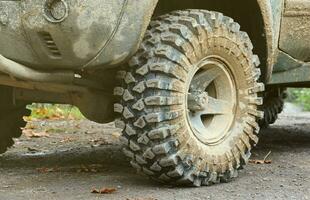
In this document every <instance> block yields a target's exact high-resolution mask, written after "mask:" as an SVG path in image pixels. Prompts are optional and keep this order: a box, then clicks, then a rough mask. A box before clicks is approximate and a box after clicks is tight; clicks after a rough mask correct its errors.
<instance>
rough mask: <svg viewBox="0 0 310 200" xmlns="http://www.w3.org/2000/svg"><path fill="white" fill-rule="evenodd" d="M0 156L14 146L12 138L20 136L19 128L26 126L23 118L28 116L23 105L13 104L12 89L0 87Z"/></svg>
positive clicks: (28, 112)
mask: <svg viewBox="0 0 310 200" xmlns="http://www.w3.org/2000/svg"><path fill="white" fill-rule="evenodd" d="M0 93H1V98H0V154H2V153H5V152H6V151H7V149H8V148H9V147H11V146H13V145H14V140H13V138H18V137H20V136H21V134H22V130H21V128H22V127H24V126H25V125H26V122H25V121H24V119H23V116H28V115H30V111H29V110H28V109H26V106H25V104H18V105H15V104H14V102H13V94H12V88H9V87H4V86H1V87H0Z"/></svg>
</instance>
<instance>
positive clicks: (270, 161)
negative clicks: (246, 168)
mask: <svg viewBox="0 0 310 200" xmlns="http://www.w3.org/2000/svg"><path fill="white" fill-rule="evenodd" d="M249 163H252V164H271V163H272V160H249Z"/></svg>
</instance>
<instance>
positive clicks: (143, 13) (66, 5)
mask: <svg viewBox="0 0 310 200" xmlns="http://www.w3.org/2000/svg"><path fill="white" fill-rule="evenodd" d="M309 44H310V2H309V1H306V0H234V1H231V0H221V1H214V0H190V1H189V0H188V1H185V0H87V1H86V0H0V71H1V75H0V84H1V85H2V86H1V93H0V94H1V99H0V109H1V112H0V116H1V120H0V130H1V132H0V153H3V152H5V151H6V150H7V148H9V147H11V146H12V145H13V138H16V137H19V136H20V135H21V129H20V127H22V126H24V125H25V122H24V121H23V116H25V115H28V114H29V111H28V110H27V109H26V107H25V106H26V104H29V103H33V102H40V103H63V104H72V105H75V106H77V107H78V108H79V109H80V110H81V112H82V113H83V114H84V115H85V116H86V117H87V118H88V119H90V120H93V121H96V122H99V123H106V122H112V121H113V120H115V124H116V126H117V127H119V128H121V129H122V130H123V135H122V137H121V140H122V141H123V143H124V145H125V148H124V152H125V154H126V155H127V156H128V157H130V158H131V165H132V166H133V167H135V168H137V169H138V171H140V172H143V173H145V174H147V175H149V176H150V177H152V178H154V179H157V180H161V181H164V182H168V183H172V184H183V185H195V186H201V185H210V184H214V183H219V182H227V181H230V180H231V179H233V178H234V177H236V176H237V172H238V170H239V169H242V168H243V166H244V165H245V164H246V163H247V162H248V159H249V157H250V155H251V153H250V150H251V149H252V147H253V146H255V145H256V144H257V142H258V133H259V130H260V127H266V126H267V125H268V124H270V123H273V122H274V121H275V120H276V118H277V114H278V113H279V112H280V111H281V110H282V108H283V97H284V91H285V88H286V87H308V86H310V64H309V63H310V45H309ZM263 100H264V103H263ZM263 111H264V112H263ZM263 113H265V115H264V114H263Z"/></svg>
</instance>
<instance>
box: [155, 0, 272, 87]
mask: <svg viewBox="0 0 310 200" xmlns="http://www.w3.org/2000/svg"><path fill="white" fill-rule="evenodd" d="M184 9H207V10H213V11H218V12H222V13H224V14H225V15H227V16H229V17H232V18H233V19H235V20H236V21H237V22H238V23H239V24H240V25H241V29H242V30H243V31H245V32H247V33H248V34H249V36H250V38H251V40H252V42H253V45H254V53H255V54H257V55H258V56H259V58H260V60H261V71H262V79H263V80H262V81H263V82H265V83H267V82H268V81H269V80H270V77H271V74H272V71H273V65H274V58H275V52H276V45H275V44H276V43H275V42H274V41H275V39H274V35H275V34H274V31H273V13H272V6H271V3H270V1H268V0H255V1H248V0H235V1H233V2H232V1H231V0H221V1H213V0H192V1H185V0H182V1H180V0H169V1H166V0H159V1H158V4H157V7H156V10H155V16H158V15H162V14H165V13H168V12H171V11H173V10H184ZM257 30H259V31H257Z"/></svg>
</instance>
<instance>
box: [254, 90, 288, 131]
mask: <svg viewBox="0 0 310 200" xmlns="http://www.w3.org/2000/svg"><path fill="white" fill-rule="evenodd" d="M286 96H287V94H286V89H282V88H271V89H268V90H267V91H266V92H265V93H264V105H263V106H262V110H263V111H264V113H265V116H264V118H263V119H261V120H259V125H260V127H262V128H268V127H269V125H270V124H273V123H275V122H276V121H277V119H278V115H279V114H280V113H281V112H282V111H283V108H284V99H285V98H286Z"/></svg>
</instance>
